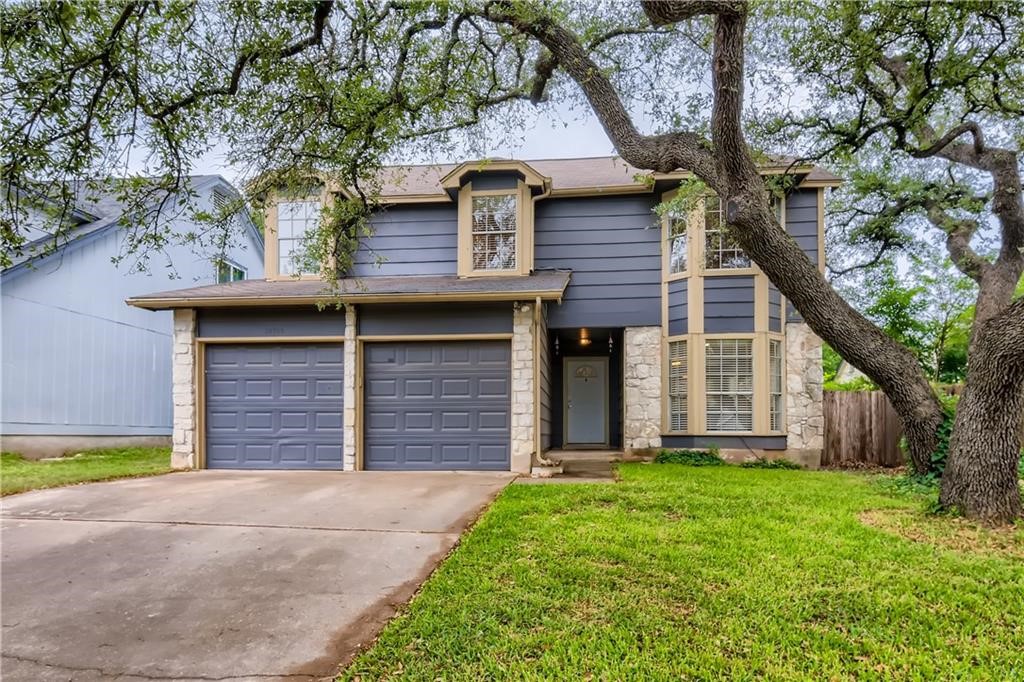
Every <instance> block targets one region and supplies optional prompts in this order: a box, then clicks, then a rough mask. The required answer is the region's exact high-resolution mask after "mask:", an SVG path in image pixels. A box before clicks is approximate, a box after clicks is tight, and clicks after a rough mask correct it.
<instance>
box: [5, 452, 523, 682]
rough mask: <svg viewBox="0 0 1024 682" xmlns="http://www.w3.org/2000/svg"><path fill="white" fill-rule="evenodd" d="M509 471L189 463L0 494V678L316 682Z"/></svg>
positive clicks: (381, 617)
mask: <svg viewBox="0 0 1024 682" xmlns="http://www.w3.org/2000/svg"><path fill="white" fill-rule="evenodd" d="M511 478H512V475H511V474H491V473H369V472H359V473H342V472H266V473H264V472H214V471H203V472H194V473H178V474H171V475H168V476H159V477H156V478H146V479H136V480H127V481H117V482H111V483H95V484H91V485H83V486H75V487H70V488H60V489H55V490H43V491H38V492H32V493H25V494H23V495H15V496H13V497H8V498H5V499H4V500H3V503H2V515H3V520H2V534H3V537H2V544H3V565H2V578H3V585H2V589H3V593H2V612H0V620H2V625H3V637H2V640H3V641H2V651H3V661H2V668H0V676H2V678H3V679H4V680H5V682H15V681H18V680H62V681H64V680H76V681H78V680H106V679H116V680H142V679H145V680H164V679H175V680H189V679H201V680H248V679H260V680H266V679H279V678H280V679H285V678H286V679H300V680H301V679H318V678H323V677H331V676H332V675H333V674H334V672H335V671H336V670H337V667H338V664H339V663H341V662H343V661H345V660H347V659H348V658H349V657H350V656H351V655H352V654H353V653H354V652H355V650H356V649H357V648H358V647H359V646H360V645H365V644H366V643H368V641H369V640H370V639H372V637H373V636H374V634H375V633H376V632H377V631H378V630H379V628H380V627H381V626H382V625H383V624H384V623H385V622H386V621H387V619H388V618H390V617H391V615H393V613H394V609H395V607H396V606H398V605H401V604H402V603H404V602H406V601H407V600H408V599H409V597H410V596H412V594H413V593H414V591H415V590H416V588H417V587H418V586H419V584H420V583H421V582H422V581H423V580H424V578H426V577H427V575H429V573H430V571H431V570H433V568H434V567H435V566H436V565H437V563H438V561H440V560H441V559H442V558H443V557H444V556H445V555H446V554H447V552H448V551H449V550H450V549H451V548H452V546H453V545H454V544H455V542H456V541H457V540H458V537H459V534H460V533H462V531H463V530H465V528H466V527H467V525H468V524H470V523H471V522H472V521H473V520H474V519H475V518H476V516H477V515H478V514H479V512H480V511H481V510H482V508H483V507H484V506H485V505H486V504H487V503H488V502H489V501H490V500H492V499H493V498H494V497H495V495H497V494H498V492H499V491H500V490H501V489H502V488H503V487H504V486H505V485H506V484H507V483H508V482H509V481H510V480H511Z"/></svg>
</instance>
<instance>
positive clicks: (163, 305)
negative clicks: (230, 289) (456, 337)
mask: <svg viewBox="0 0 1024 682" xmlns="http://www.w3.org/2000/svg"><path fill="white" fill-rule="evenodd" d="M564 293H565V289H564V288H563V289H546V290H541V291H537V290H534V291H487V292H468V293H456V292H441V293H404V294H403V293H395V294H357V295H354V296H353V295H346V294H338V295H331V294H330V293H325V294H321V295H317V296H259V297H254V296H247V297H234V298H210V297H208V296H201V297H197V298H189V297H187V296H184V297H181V298H144V297H140V298H128V299H125V303H127V304H128V305H130V306H134V307H136V308H145V309H147V310H171V309H174V308H219V307H225V306H245V307H260V306H291V305H316V304H318V303H336V302H340V303H426V302H436V303H459V302H472V301H495V302H499V301H521V300H523V299H524V298H530V297H536V298H537V299H538V300H544V301H557V302H561V300H562V296H563V295H564Z"/></svg>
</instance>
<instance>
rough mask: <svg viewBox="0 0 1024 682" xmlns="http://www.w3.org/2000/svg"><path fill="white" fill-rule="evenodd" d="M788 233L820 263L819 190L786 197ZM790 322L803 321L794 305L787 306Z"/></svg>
mask: <svg viewBox="0 0 1024 682" xmlns="http://www.w3.org/2000/svg"><path fill="white" fill-rule="evenodd" d="M786 231H787V232H789V234H791V235H793V238H794V239H796V241H797V243H798V244H799V245H800V247H801V248H802V249H803V250H804V252H806V253H807V256H808V257H809V258H810V259H811V260H812V261H813V262H814V263H817V262H818V258H819V255H820V254H818V190H816V189H802V190H800V189H798V190H795V191H794V192H791V193H790V194H788V195H786ZM786 317H787V319H789V320H794V321H798V320H800V319H802V318H801V317H800V314H799V313H798V312H797V311H796V308H794V307H793V304H792V303H788V302H787V304H786Z"/></svg>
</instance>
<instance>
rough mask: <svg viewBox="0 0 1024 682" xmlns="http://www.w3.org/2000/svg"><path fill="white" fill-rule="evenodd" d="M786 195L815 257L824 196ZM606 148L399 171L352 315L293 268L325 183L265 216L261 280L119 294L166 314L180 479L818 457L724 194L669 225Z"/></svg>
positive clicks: (798, 349) (788, 313) (809, 372)
mask: <svg viewBox="0 0 1024 682" xmlns="http://www.w3.org/2000/svg"><path fill="white" fill-rule="evenodd" d="M763 172H764V173H765V174H773V173H774V174H777V173H782V172H789V173H794V174H796V178H795V179H796V184H795V187H794V189H792V190H791V191H789V192H788V194H787V195H786V196H785V198H784V199H782V200H780V201H778V210H779V215H780V216H781V218H782V220H783V223H784V225H785V228H786V230H787V231H788V232H789V234H791V235H792V236H793V238H794V239H796V240H797V242H798V243H799V244H800V245H801V246H802V247H803V249H804V250H805V251H806V252H807V254H808V255H809V256H810V257H811V258H812V259H813V260H815V261H817V262H818V263H819V264H820V265H822V266H823V263H822V255H823V248H822V244H823V228H824V225H823V223H824V219H823V206H824V192H825V190H826V188H829V187H832V186H834V185H836V184H837V182H838V179H837V178H836V177H834V176H832V175H830V174H828V173H826V172H824V171H822V170H821V169H818V168H815V167H810V166H796V167H789V166H783V165H779V166H765V167H764V168H763ZM637 176H638V171H637V170H636V169H634V168H631V167H630V166H628V165H627V164H625V163H624V162H622V161H621V160H620V159H617V158H614V157H603V158H589V159H556V160H551V159H549V160H540V161H509V160H486V161H473V162H467V163H462V164H458V165H448V166H421V167H405V168H396V169H390V170H389V174H388V175H387V176H386V177H387V182H386V183H385V187H384V191H383V195H384V204H385V208H384V209H383V210H381V211H380V213H379V214H378V215H377V216H376V218H375V220H374V234H373V236H372V237H370V238H368V239H366V240H364V243H363V244H362V245H361V246H360V250H359V252H358V254H357V257H356V262H355V264H354V267H353V269H352V272H351V276H350V277H348V278H346V279H344V280H342V281H341V282H339V288H340V294H339V295H340V300H341V303H343V306H342V307H341V309H339V308H338V307H328V308H327V309H324V310H322V311H321V310H319V309H318V307H317V305H316V304H317V302H319V301H322V300H323V298H324V295H323V283H322V282H321V281H320V279H319V277H318V275H317V274H316V273H302V272H296V270H297V269H298V268H297V266H296V263H297V261H296V259H295V257H294V256H295V252H296V249H299V248H301V242H300V241H299V237H300V236H301V235H302V234H303V233H304V231H305V230H306V229H307V228H309V227H310V226H312V225H315V221H316V220H318V216H319V209H320V206H321V203H322V202H324V201H329V200H330V197H331V192H332V191H334V188H330V187H324V188H322V189H321V190H320V191H319V193H318V194H314V195H313V196H309V197H306V198H303V199H301V200H296V199H288V200H280V201H278V202H276V203H274V202H272V203H271V204H270V207H269V210H268V214H267V248H266V279H263V280H256V279H249V280H246V281H244V282H233V283H229V284H220V285H214V286H202V287H193V288H189V289H181V290H176V291H167V292H162V293H156V294H150V295H147V296H139V297H136V298H131V299H129V301H128V302H129V303H130V304H131V305H133V306H137V307H141V308H146V309H150V310H173V311H174V325H175V326H174V329H175V332H174V333H175V343H174V387H173V395H174V405H175V407H174V423H175V429H174V450H173V456H172V459H173V463H174V465H175V466H177V467H183V468H187V467H199V468H202V467H208V468H251V469H267V468H296V469H346V470H351V469H374V470H435V469H484V470H511V471H515V472H520V473H527V472H529V471H531V468H532V467H533V466H536V465H538V464H542V463H544V462H546V461H547V460H548V459H549V458H554V459H557V457H558V455H557V453H556V454H552V451H558V450H568V449H588V450H605V449H608V450H621V451H626V452H636V451H650V450H653V449H657V448H662V447H707V446H710V445H716V446H718V447H720V448H722V449H723V451H724V452H726V453H727V454H735V455H739V456H751V455H757V456H769V457H770V456H783V455H784V456H786V457H789V458H792V459H797V460H800V461H804V462H808V463H812V464H813V463H815V462H817V461H818V459H819V458H820V452H821V447H822V415H821V349H820V343H819V342H818V340H817V339H816V337H814V335H813V334H812V333H811V332H810V331H809V329H808V327H807V326H806V324H804V323H803V322H802V321H801V320H800V318H799V316H798V315H797V314H796V312H795V311H794V310H793V309H792V308H791V307H789V306H787V304H786V302H785V301H784V300H783V298H782V297H781V296H780V294H779V292H778V291H777V290H776V289H775V287H773V286H772V284H771V283H770V282H769V281H768V279H767V278H766V277H765V275H764V274H763V273H761V271H760V270H759V269H758V268H757V267H756V266H755V265H754V264H753V263H751V261H750V259H749V258H748V257H747V256H746V255H745V254H744V253H743V251H742V250H741V249H739V248H738V246H737V245H736V244H735V243H734V242H733V241H732V240H731V239H730V237H729V235H728V233H727V232H726V231H725V229H724V226H723V219H722V210H721V206H720V203H719V201H718V199H717V198H716V197H714V196H707V197H704V198H703V199H702V200H700V201H697V202H696V203H695V205H693V206H692V209H691V210H690V211H689V212H687V213H686V214H685V215H677V216H666V217H664V218H661V217H659V216H658V215H657V214H656V213H655V212H654V210H653V209H654V207H655V206H656V205H658V204H659V203H660V202H662V201H663V200H664V199H665V198H667V197H669V196H670V195H671V193H672V192H673V190H674V188H677V187H678V185H679V181H680V179H682V178H684V177H686V174H685V173H670V174H658V175H655V176H654V181H653V183H648V182H641V181H640V180H638V179H637Z"/></svg>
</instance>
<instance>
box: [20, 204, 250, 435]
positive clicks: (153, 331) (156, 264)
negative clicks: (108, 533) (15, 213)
mask: <svg viewBox="0 0 1024 682" xmlns="http://www.w3.org/2000/svg"><path fill="white" fill-rule="evenodd" d="M172 229H174V230H176V231H185V230H194V229H195V226H194V225H191V224H189V223H187V222H186V221H185V219H184V218H183V217H182V218H179V219H178V220H176V221H175V223H174V224H173V226H172ZM123 235H124V231H123V230H118V229H111V230H98V231H97V232H95V233H93V234H90V235H89V236H87V237H83V238H82V240H81V241H80V242H76V243H74V244H72V245H70V246H69V247H67V248H65V249H63V250H62V251H61V252H60V253H58V254H55V255H54V256H52V257H49V258H45V259H42V260H40V261H38V262H37V263H35V265H34V267H31V268H30V267H21V268H17V269H14V270H7V271H5V272H4V273H3V275H2V284H0V292H2V296H0V320H2V322H0V328H2V329H0V337H2V338H0V356H2V364H3V371H2V386H0V395H2V396H3V399H2V400H0V432H2V433H4V434H7V435H62V436H73V435H80V436H87V435H93V436H160V435H168V436H169V435H170V434H171V359H172V352H171V332H172V322H171V319H172V316H171V313H170V312H168V311H164V312H151V311H148V310H142V309H140V308H133V307H130V306H127V305H125V302H124V301H125V299H126V298H129V297H131V296H139V295H142V294H147V293H151V292H153V291H161V290H164V289H172V288H175V287H191V286H198V285H204V284H213V283H214V282H215V281H216V280H215V277H216V272H215V269H214V266H213V263H212V262H211V261H210V260H209V258H208V257H207V256H205V255H203V254H197V253H195V251H194V250H193V249H192V248H191V247H187V246H175V245H172V246H168V247H166V249H164V250H163V251H162V252H160V253H155V252H154V253H151V254H150V261H149V267H150V272H132V271H131V266H132V265H133V261H132V260H131V259H128V260H126V261H124V262H123V263H122V264H121V265H120V266H115V265H114V264H113V263H112V262H111V258H113V257H115V256H117V255H118V254H119V253H121V247H122V238H123ZM236 237H237V242H238V244H237V245H235V246H233V247H232V248H231V249H230V250H229V252H228V254H229V256H230V258H231V260H232V261H235V262H237V263H238V264H239V265H241V266H242V267H243V268H246V269H247V270H248V276H249V277H250V278H261V277H263V251H262V246H261V245H260V244H259V243H257V242H256V241H255V239H254V238H253V237H252V235H251V234H249V233H246V234H245V235H241V236H239V235H236ZM168 265H170V266H173V271H172V270H171V269H170V268H169V267H168ZM172 272H173V273H174V274H175V275H176V278H175V279H171V278H170V277H169V274H170V273H172Z"/></svg>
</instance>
